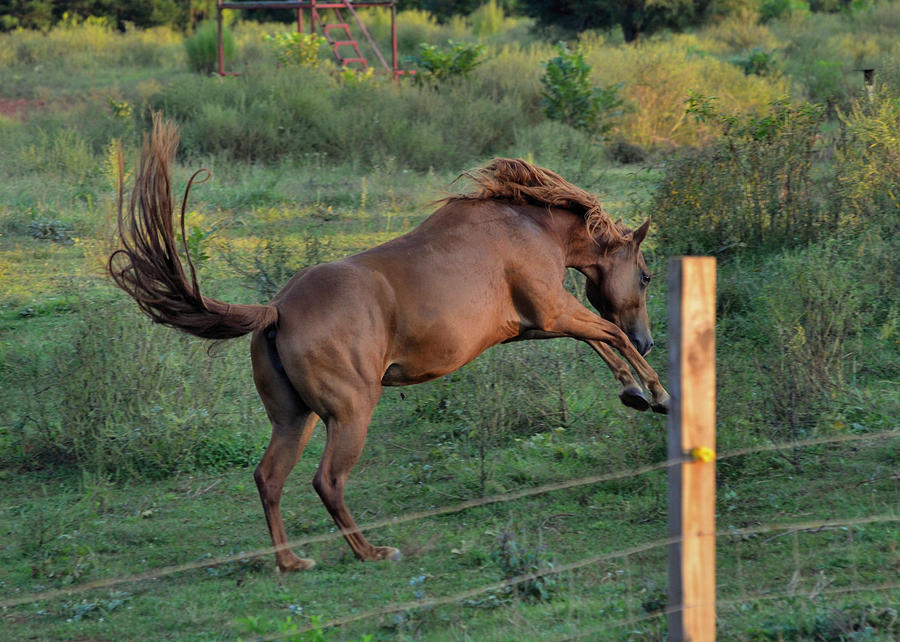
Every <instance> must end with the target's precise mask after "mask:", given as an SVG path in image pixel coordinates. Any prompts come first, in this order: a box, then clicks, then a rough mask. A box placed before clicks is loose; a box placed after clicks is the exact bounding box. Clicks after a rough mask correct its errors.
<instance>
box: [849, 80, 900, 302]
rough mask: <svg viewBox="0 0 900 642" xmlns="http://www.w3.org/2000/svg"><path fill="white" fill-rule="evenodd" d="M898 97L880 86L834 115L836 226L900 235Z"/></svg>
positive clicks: (899, 92) (893, 89)
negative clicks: (837, 126)
mask: <svg viewBox="0 0 900 642" xmlns="http://www.w3.org/2000/svg"><path fill="white" fill-rule="evenodd" d="M898 95H900V86H891V85H883V86H882V87H881V89H880V90H879V91H878V92H876V93H875V94H874V96H873V98H872V100H868V99H862V100H859V101H855V102H854V103H853V105H852V107H851V109H850V111H849V112H847V113H842V114H840V115H839V117H840V122H841V125H842V129H841V132H842V134H843V135H842V137H841V138H840V139H839V140H838V142H837V144H836V149H835V165H836V176H837V180H836V185H835V187H836V191H837V194H836V196H835V201H836V202H838V203H840V205H841V208H840V211H841V213H840V224H841V225H842V226H850V227H852V228H854V229H857V230H865V229H870V230H877V233H879V234H880V235H882V236H883V237H884V238H897V237H898V234H900V216H898V214H900V101H898V98H897V97H898ZM895 274H896V273H895ZM895 285H896V282H895Z"/></svg>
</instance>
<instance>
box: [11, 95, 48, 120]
mask: <svg viewBox="0 0 900 642" xmlns="http://www.w3.org/2000/svg"><path fill="white" fill-rule="evenodd" d="M46 106H47V101H45V100H28V99H26V98H0V116H6V117H7V118H16V119H18V120H25V119H26V118H28V115H29V114H31V113H33V112H35V111H37V110H40V109H43V108H44V107H46Z"/></svg>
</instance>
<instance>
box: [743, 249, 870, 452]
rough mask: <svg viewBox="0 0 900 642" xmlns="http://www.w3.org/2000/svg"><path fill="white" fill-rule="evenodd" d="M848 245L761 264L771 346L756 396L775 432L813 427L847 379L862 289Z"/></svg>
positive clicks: (796, 435)
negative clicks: (767, 278) (767, 279)
mask: <svg viewBox="0 0 900 642" xmlns="http://www.w3.org/2000/svg"><path fill="white" fill-rule="evenodd" d="M853 246H855V244H852V245H851V246H850V247H849V248H848V247H844V244H843V243H842V242H840V241H830V242H826V243H824V244H822V245H818V246H812V247H809V248H807V249H804V250H802V251H797V252H792V253H788V254H785V255H784V256H781V257H778V258H777V260H776V261H774V262H773V263H772V264H771V265H770V266H769V267H768V268H767V269H768V270H770V271H771V276H770V282H769V285H768V287H767V288H766V289H765V294H764V296H763V300H764V309H765V312H766V314H767V317H768V319H769V323H770V328H771V331H770V333H769V341H770V342H771V346H772V348H774V353H773V354H772V358H771V359H769V361H768V366H767V369H766V371H765V372H764V374H763V381H764V382H765V384H764V386H763V392H764V394H763V395H762V397H761V398H760V399H759V401H760V403H761V409H762V411H763V413H764V414H765V415H767V416H768V417H769V420H770V422H771V426H772V434H771V436H772V438H773V439H775V440H784V439H800V438H802V437H804V436H807V435H809V434H810V433H812V432H813V431H814V430H815V429H816V426H817V425H818V424H820V423H821V422H822V419H823V415H825V414H826V413H827V412H828V411H829V410H830V411H832V412H833V411H834V408H835V398H836V396H837V393H838V392H839V391H842V390H843V389H844V387H845V385H846V373H847V371H848V369H849V363H850V359H848V355H849V353H850V352H851V348H850V345H849V344H850V341H851V339H852V337H853V336H854V335H855V333H856V331H857V330H858V329H859V327H860V324H861V319H862V312H863V301H864V296H865V295H864V292H865V285H864V284H861V283H860V281H859V279H860V276H861V274H860V271H861V269H863V267H864V266H862V265H861V264H860V262H859V261H858V258H857V256H855V254H856V253H855V252H854V251H853ZM794 463H795V464H796V463H797V461H796V458H794Z"/></svg>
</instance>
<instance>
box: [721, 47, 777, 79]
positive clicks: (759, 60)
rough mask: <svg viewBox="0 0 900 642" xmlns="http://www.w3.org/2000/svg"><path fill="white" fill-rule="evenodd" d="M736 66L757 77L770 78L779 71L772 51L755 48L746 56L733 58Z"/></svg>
mask: <svg viewBox="0 0 900 642" xmlns="http://www.w3.org/2000/svg"><path fill="white" fill-rule="evenodd" d="M731 61H732V62H733V63H734V64H736V65H738V66H739V67H741V68H743V70H744V73H745V74H747V75H748V76H749V75H751V74H752V75H755V76H768V75H771V74H773V73H775V72H776V71H777V70H778V60H777V58H776V57H775V54H774V53H772V52H771V51H765V50H763V49H761V48H760V47H754V48H753V49H752V50H751V51H750V52H748V53H747V54H746V55H744V56H739V57H736V58H732V60H731Z"/></svg>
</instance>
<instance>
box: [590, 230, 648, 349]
mask: <svg viewBox="0 0 900 642" xmlns="http://www.w3.org/2000/svg"><path fill="white" fill-rule="evenodd" d="M616 226H617V227H618V228H619V231H620V232H622V234H623V235H624V236H625V238H626V242H625V243H624V244H622V245H621V246H619V247H617V248H616V249H614V250H612V251H609V252H606V253H605V254H603V255H601V256H599V257H598V258H597V263H596V264H595V265H594V266H591V267H592V268H594V269H591V270H590V271H585V274H586V275H587V277H588V278H587V286H586V290H585V293H586V294H587V298H588V301H590V302H591V305H593V306H594V307H595V308H596V309H597V311H598V312H599V313H600V316H602V317H603V318H604V319H606V320H607V321H611V322H612V323H615V324H616V325H617V326H619V327H620V328H621V329H622V331H623V332H624V333H625V334H626V335H627V336H628V338H629V339H630V340H631V343H633V344H634V347H635V348H637V351H638V352H640V353H641V354H642V355H646V354H647V353H648V352H650V348H652V347H653V337H652V336H651V335H650V318H649V317H648V316H647V286H648V285H649V284H650V271H649V270H648V269H647V264H646V263H645V262H644V256H643V254H642V253H641V242H643V240H644V238H645V237H646V236H647V230H649V229H650V220H649V219H648V220H647V222H646V223H644V224H643V225H641V226H640V227H639V228H637V229H636V230H634V231H631V230H629V229H627V228H625V227H624V226H623V225H622V224H621V221H619V222H617V224H616Z"/></svg>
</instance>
